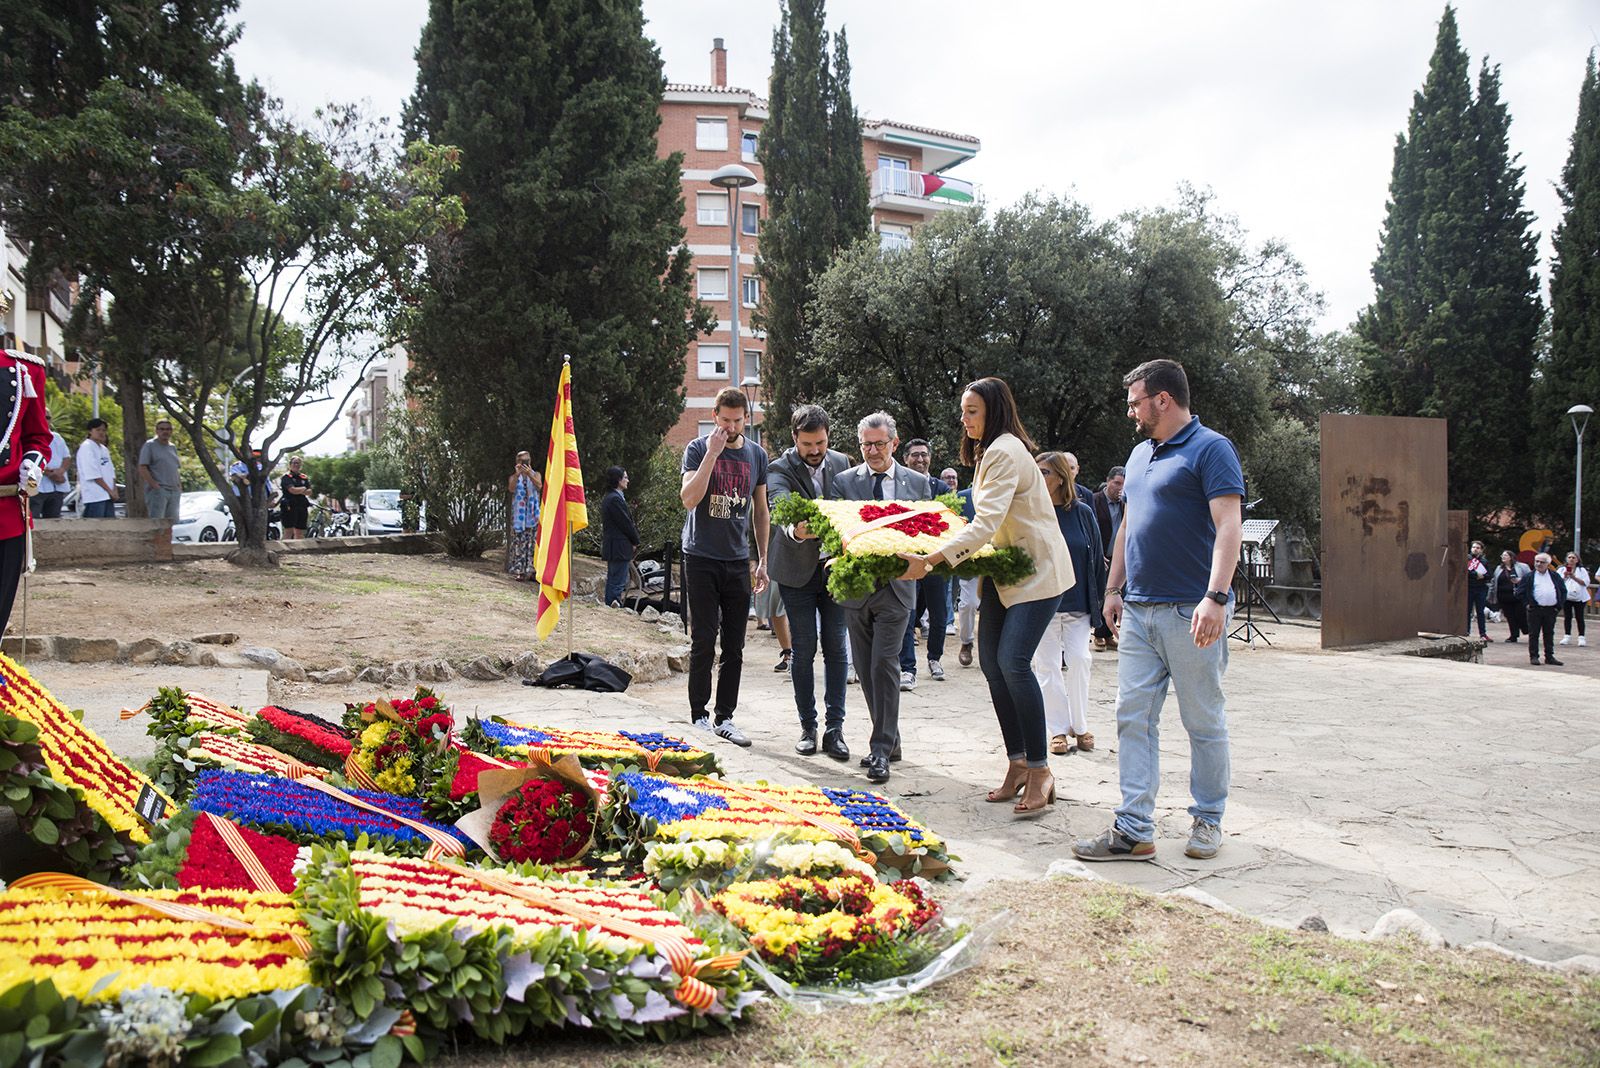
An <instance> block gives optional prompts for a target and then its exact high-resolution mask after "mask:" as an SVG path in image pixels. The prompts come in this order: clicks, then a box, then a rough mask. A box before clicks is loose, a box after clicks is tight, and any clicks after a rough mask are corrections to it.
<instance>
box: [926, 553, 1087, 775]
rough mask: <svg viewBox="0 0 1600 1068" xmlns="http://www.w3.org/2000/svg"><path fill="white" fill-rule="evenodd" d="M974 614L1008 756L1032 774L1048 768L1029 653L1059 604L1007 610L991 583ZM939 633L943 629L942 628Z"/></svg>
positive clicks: (1049, 600)
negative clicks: (1039, 769)
mask: <svg viewBox="0 0 1600 1068" xmlns="http://www.w3.org/2000/svg"><path fill="white" fill-rule="evenodd" d="M982 588H983V592H982V594H981V595H980V601H979V604H980V605H981V607H980V608H979V609H978V666H979V667H980V668H982V669H983V677H984V678H985V679H987V680H988V681H989V698H990V700H992V701H993V702H994V714H995V718H996V719H998V720H999V721H1000V737H1001V738H1003V739H1005V743H1006V756H1008V757H1010V758H1011V759H1012V760H1022V759H1024V758H1026V759H1027V761H1028V766H1029V767H1030V768H1044V767H1049V766H1050V756H1049V753H1048V752H1047V748H1046V744H1045V743H1046V732H1045V725H1044V692H1043V691H1041V690H1040V689H1039V680H1038V679H1037V678H1035V677H1034V674H1033V653H1034V650H1036V649H1038V648H1039V639H1041V638H1043V637H1044V632H1045V628H1046V627H1048V626H1049V625H1050V621H1051V620H1053V619H1054V618H1055V616H1056V606H1057V605H1059V604H1060V603H1061V598H1060V597H1059V596H1057V597H1046V598H1043V599H1042V600H1038V601H1022V602H1020V603H1018V604H1014V605H1012V606H1011V607H1010V608H1007V607H1006V606H1005V605H1004V604H1002V603H1001V602H1000V594H999V593H998V592H997V591H996V590H995V587H994V583H993V582H991V581H989V580H988V579H984V580H983V581H982ZM940 631H941V633H942V632H943V628H942V627H941V628H940Z"/></svg>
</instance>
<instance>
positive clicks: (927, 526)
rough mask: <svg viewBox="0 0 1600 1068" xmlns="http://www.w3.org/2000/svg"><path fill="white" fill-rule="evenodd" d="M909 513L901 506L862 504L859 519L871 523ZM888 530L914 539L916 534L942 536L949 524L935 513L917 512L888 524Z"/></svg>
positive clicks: (907, 509)
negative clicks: (887, 516)
mask: <svg viewBox="0 0 1600 1068" xmlns="http://www.w3.org/2000/svg"><path fill="white" fill-rule="evenodd" d="M910 511H911V509H909V508H907V507H906V506H905V505H903V504H864V505H862V506H861V518H862V519H863V520H865V521H866V522H868V523H871V522H872V521H873V520H876V519H882V518H883V517H884V516H886V515H903V514H905V513H908V512H910ZM889 529H890V530H898V531H900V532H901V533H902V534H909V535H911V536H912V537H916V536H917V535H918V534H943V533H944V532H945V531H947V530H949V529H950V524H949V523H946V522H945V521H944V520H943V519H941V518H940V517H939V515H938V514H937V513H935V512H918V513H916V514H915V515H911V516H908V517H907V518H905V519H902V520H900V521H899V522H898V523H890V524H889Z"/></svg>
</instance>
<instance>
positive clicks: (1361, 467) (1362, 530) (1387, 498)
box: [1321, 415, 1466, 649]
mask: <svg viewBox="0 0 1600 1068" xmlns="http://www.w3.org/2000/svg"><path fill="white" fill-rule="evenodd" d="M1321 429H1322V647H1323V648H1324V649H1338V648H1345V647H1348V646H1352V645H1364V644H1367V643H1369V642H1379V641H1393V640H1396V639H1400V638H1413V637H1415V636H1416V635H1417V633H1418V632H1419V631H1437V630H1445V629H1448V628H1447V627H1446V626H1444V625H1442V624H1444V622H1445V613H1446V612H1447V611H1449V610H1450V608H1449V605H1450V601H1449V600H1448V592H1449V591H1448V573H1449V567H1448V564H1447V560H1446V551H1447V548H1448V544H1449V537H1448V533H1449V528H1448V525H1447V522H1446V516H1445V512H1446V508H1445V500H1446V491H1447V489H1448V475H1447V471H1446V446H1447V438H1446V430H1445V422H1444V420H1442V419H1409V418H1401V417H1395V416H1374V415H1324V416H1323V417H1322V428H1321ZM1463 596H1464V595H1463ZM1461 614H1462V616H1463V617H1464V616H1465V615H1466V602H1465V600H1463V601H1462V605H1461ZM1455 622H1456V624H1457V625H1459V623H1460V620H1456V621H1455Z"/></svg>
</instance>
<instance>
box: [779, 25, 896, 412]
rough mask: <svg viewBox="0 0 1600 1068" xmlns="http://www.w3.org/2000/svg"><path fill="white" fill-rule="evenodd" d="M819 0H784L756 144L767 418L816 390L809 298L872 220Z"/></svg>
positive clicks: (838, 48) (846, 95) (840, 64)
mask: <svg viewBox="0 0 1600 1068" xmlns="http://www.w3.org/2000/svg"><path fill="white" fill-rule="evenodd" d="M825 7H826V5H825V3H824V0H786V2H785V3H784V4H783V14H782V19H781V20H780V22H779V24H778V28H777V30H775V31H774V32H773V36H772V79H771V82H770V84H769V87H768V98H769V99H768V110H767V114H768V118H767V121H766V123H765V125H764V126H763V127H762V131H761V141H760V144H759V147H758V148H757V153H758V158H759V159H760V160H761V166H762V171H763V177H764V179H765V182H766V189H767V223H766V226H765V227H764V228H763V230H762V233H761V261H760V265H759V269H760V272H761V278H762V299H761V308H760V310H759V312H758V314H757V317H756V324H757V326H758V327H760V328H762V329H764V330H766V332H767V356H766V362H765V364H764V365H763V367H762V380H763V385H764V386H765V388H766V392H767V416H766V417H767V419H769V420H771V421H773V423H774V425H781V424H782V423H786V422H787V421H788V418H789V411H790V409H792V408H793V407H794V406H795V405H796V404H799V403H803V402H804V401H805V400H807V399H808V398H810V397H812V396H814V395H815V394H816V385H817V383H816V382H814V381H812V380H811V378H810V377H808V376H807V375H806V374H804V373H803V372H801V371H800V370H799V368H798V366H797V364H798V361H797V357H798V356H800V355H801V354H803V353H805V352H806V351H807V350H808V349H809V347H810V344H811V341H810V332H811V328H812V327H811V320H810V316H809V315H808V311H807V305H808V304H810V302H811V299H812V297H813V296H814V295H815V286H816V280H817V278H818V277H819V276H820V275H821V274H822V272H823V270H824V269H825V268H826V267H827V265H828V262H829V260H830V259H831V258H832V257H833V254H834V253H835V252H836V251H838V250H839V249H840V248H842V247H844V246H845V245H848V244H850V243H851V242H853V241H855V240H857V239H858V238H860V237H863V236H865V235H866V233H867V228H868V225H869V223H870V221H871V208H870V206H869V204H868V200H867V180H866V171H865V169H864V167H863V165H862V162H861V123H860V119H859V117H858V116H857V115H856V111H855V105H854V103H853V102H852V100H851V96H850V60H849V49H848V46H847V45H846V43H845V40H844V36H843V34H842V33H841V34H840V35H839V36H838V37H837V38H835V42H834V60H835V62H834V63H833V65H832V66H831V68H830V64H829V61H828V32H827V28H826V25H825V20H826V11H825Z"/></svg>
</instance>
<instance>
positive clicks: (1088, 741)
mask: <svg viewBox="0 0 1600 1068" xmlns="http://www.w3.org/2000/svg"><path fill="white" fill-rule="evenodd" d="M1072 737H1073V738H1074V739H1075V740H1076V741H1077V743H1078V748H1079V749H1081V750H1083V751H1084V752H1085V753H1087V752H1089V751H1090V750H1091V749H1093V748H1094V735H1092V734H1090V733H1089V732H1088V731H1085V732H1084V733H1082V734H1074V735H1073V736H1072Z"/></svg>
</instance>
